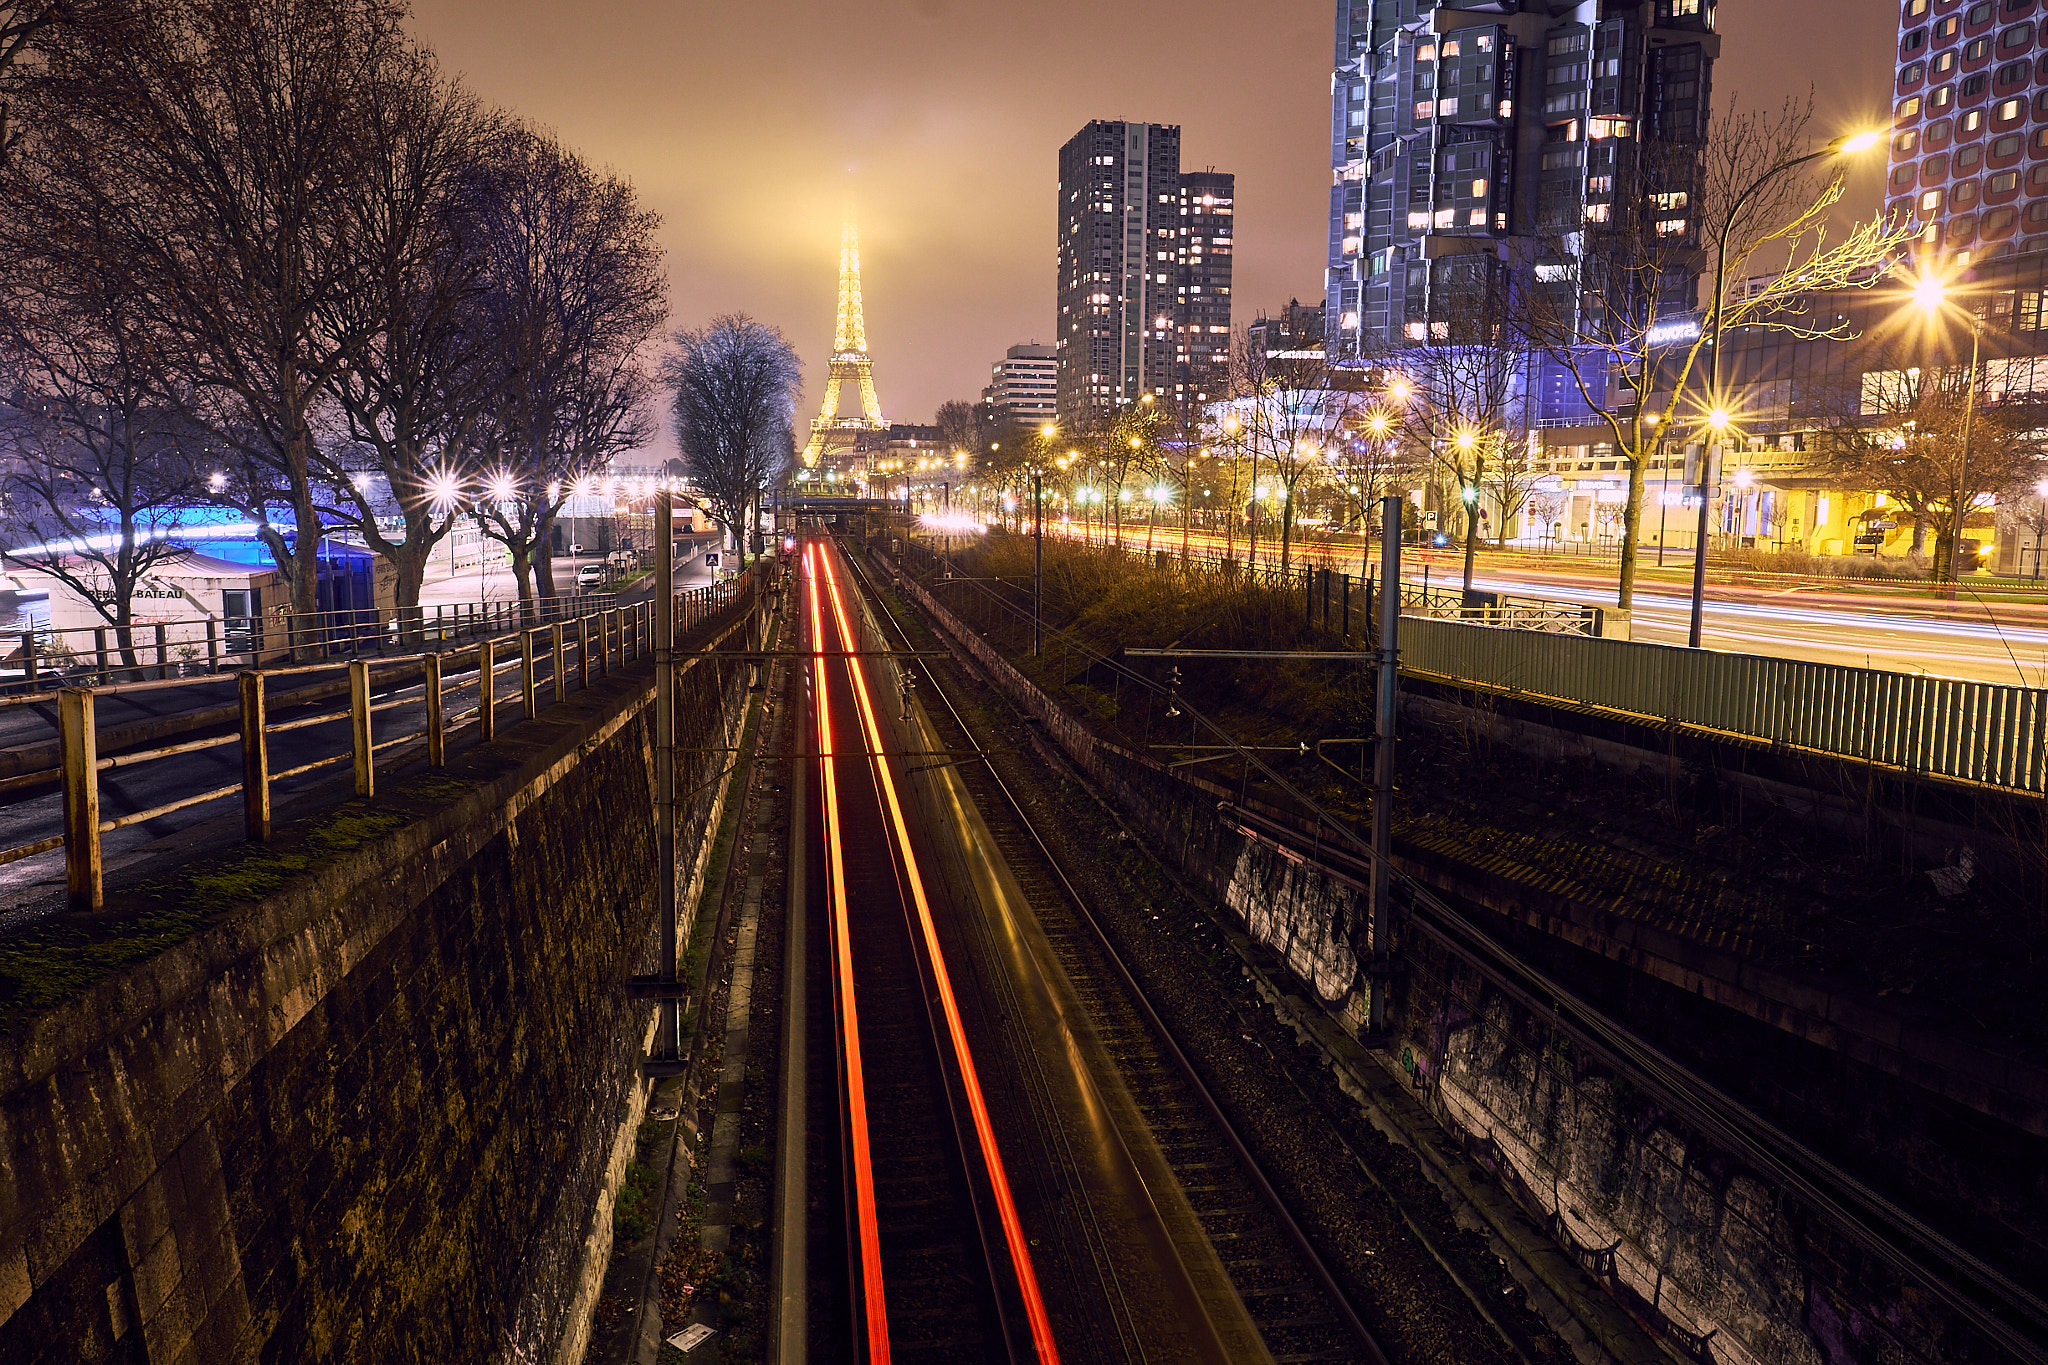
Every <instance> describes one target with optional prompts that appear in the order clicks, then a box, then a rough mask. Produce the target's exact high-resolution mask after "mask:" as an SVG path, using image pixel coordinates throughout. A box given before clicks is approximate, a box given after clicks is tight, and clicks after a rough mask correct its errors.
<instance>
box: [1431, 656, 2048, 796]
mask: <svg viewBox="0 0 2048 1365" xmlns="http://www.w3.org/2000/svg"><path fill="white" fill-rule="evenodd" d="M1401 667H1402V670H1403V671H1404V672H1407V671H1414V672H1419V673H1423V674H1428V675H1431V676H1434V677H1438V678H1442V679H1445V680H1448V681H1452V682H1458V683H1469V684H1476V685H1477V686H1479V687H1481V688H1484V689H1486V690H1488V691H1493V692H1500V693H1504V694H1507V695H1525V696H1527V697H1529V698H1530V699H1532V700H1542V701H1551V702H1563V703H1566V704H1569V705H1574V706H1581V707H1591V708H1595V709H1598V710H1602V711H1607V712H1612V713H1616V714H1619V715H1622V716H1626V717H1632V718H1637V719H1647V720H1651V721H1654V722H1656V723H1659V724H1664V725H1671V726H1679V727H1684V728H1690V729H1695V730H1699V731H1704V732H1710V733H1713V734H1716V735H1723V736H1734V737H1737V738H1740V739H1748V740H1753V741H1757V742H1759V743H1763V744H1769V745H1773V746H1784V747H1788V748H1797V749H1803V750H1808V751H1811V752H1814V753H1819V754H1826V755H1830V756H1834V757H1839V758H1846V759H1852V760H1855V761H1858V762H1862V763H1869V764H1874V765H1877V766H1881V767H1886V768H1894V769H1897V770H1899V771H1901V772H1907V773H1913V774H1919V775H1924V776H1931V777H1938V778H1948V779H1952V780H1955V781H1959V782H1967V783H1972V784H1975V785H1980V786H1988V787H1999V788H2004V789H2007V790H2011V791H2020V792H2044V791H2048V690H2044V689H2041V688H2037V687H2014V686H2010V685H2007V684H2003V683H1984V682H1966V681H1962V680H1958V679H1951V678H1930V677H1924V676H1919V675H1915V674H1910V673H1891V672H1886V671H1884V670H1881V669H1872V668H1853V667H1848V666H1845V665H1841V664H1823V663H1811V662H1807V661H1804V660H1798V659H1776V658H1768V657H1765V656H1762V655H1755V654H1724V653H1721V652H1719V651H1715V650H1695V649H1682V648H1679V647H1678V646H1675V645H1657V644H1646V643H1643V642H1641V641H1634V640H1609V639H1586V638H1569V637H1566V636H1561V635H1551V634H1541V633H1536V632H1530V631H1506V630H1487V629H1482V628H1480V627H1478V626H1475V625H1473V624H1469V623H1466V622H1459V621H1437V620H1427V619H1423V620H1416V621H1413V622H1405V623H1404V624H1403V626H1402V635H1401Z"/></svg>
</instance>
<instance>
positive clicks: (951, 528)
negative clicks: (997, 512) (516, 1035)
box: [917, 497, 1016, 535]
mask: <svg viewBox="0 0 2048 1365" xmlns="http://www.w3.org/2000/svg"><path fill="white" fill-rule="evenodd" d="M1003 505H1004V506H1005V507H1014V506H1015V505H1016V499H1014V498H1007V497H1006V498H1004V499H1003ZM917 523H918V525H920V526H924V527H928V528H930V529H931V530H934V531H946V532H950V533H951V534H954V535H980V534H981V533H982V532H984V531H986V530H988V527H987V526H986V525H984V524H983V523H981V522H978V521H976V520H975V519H974V518H973V517H970V516H968V515H967V514H966V513H965V512H926V513H925V514H924V515H923V516H920V517H919V518H918V519H917Z"/></svg>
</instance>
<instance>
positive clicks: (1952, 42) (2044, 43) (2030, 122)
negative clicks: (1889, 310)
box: [1885, 0, 2048, 260]
mask: <svg viewBox="0 0 2048 1365" xmlns="http://www.w3.org/2000/svg"><path fill="white" fill-rule="evenodd" d="M1895 99H1896V101H1897V103H1896V104H1895V105H1894V107H1893V110H1892V114H1893V121H1892V145H1891V179H1890V180H1889V182H1888V183H1887V185H1886V191H1885V194H1886V201H1887V202H1886V207H1887V209H1888V210H1890V211H1891V212H1893V213H1896V214H1898V215H1899V216H1901V217H1907V216H1910V217H1912V218H1914V219H1915V220H1916V221H1918V222H1919V223H1920V224H1921V242H1922V246H1923V249H1932V250H1933V251H1936V252H1938V253H1940V254H1943V255H1953V256H1956V257H1961V258H1962V259H1964V260H1989V259H1993V258H1996V257H2001V256H2009V255H2012V254H2014V253H2016V252H2022V251H2038V250H2042V249H2044V248H2048V161H2044V160H2042V159H2041V158H2043V157H2044V156H2048V21H2044V19H2043V18H2042V17H2041V16H2040V15H2039V14H2037V5H2036V2H2035V0H1975V3H1965V2H1964V0H1905V3H1903V4H1902V5H1901V6H1900V9H1899V64H1898V83H1897V91H1896V95H1895Z"/></svg>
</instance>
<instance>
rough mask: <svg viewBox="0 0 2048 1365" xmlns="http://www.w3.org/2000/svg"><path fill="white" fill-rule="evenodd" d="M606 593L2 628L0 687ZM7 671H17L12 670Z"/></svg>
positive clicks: (439, 629)
mask: <svg viewBox="0 0 2048 1365" xmlns="http://www.w3.org/2000/svg"><path fill="white" fill-rule="evenodd" d="M614 600H615V599H613V598H612V597H611V596H610V595H609V594H599V593H566V594H558V595H557V596H554V597H540V598H535V599H533V600H532V601H529V602H524V603H521V602H516V601H498V602H453V603H449V602H443V603H437V604H436V605H434V606H431V607H418V608H414V609H412V610H410V611H406V612H400V611H398V610H396V609H392V610H388V611H385V610H379V611H370V610H358V609H353V608H344V609H341V610H335V611H316V612H297V613H294V612H274V613H268V614H265V615H262V616H218V617H216V616H209V617H206V618H205V619H204V620H180V621H168V622H166V621H155V622H138V623H137V624H135V625H132V626H130V627H128V628H127V634H128V641H127V643H126V644H123V643H122V641H121V634H122V632H121V630H120V629H119V628H117V627H114V626H66V627H63V628H61V629H56V628H52V627H49V626H30V627H25V628H21V629H17V630H5V631H0V688H7V689H9V690H12V689H14V688H22V689H25V690H27V691H31V692H33V691H35V690H37V689H38V688H41V687H47V686H48V685H49V684H50V683H52V682H58V683H60V684H61V682H62V680H63V679H66V678H88V679H91V680H92V681H93V682H94V683H96V684H98V685H100V686H105V685H107V684H108V683H109V682H112V681H114V680H115V679H117V678H118V679H122V680H125V681H141V680H144V679H155V680H158V681H162V680H167V679H172V678H181V677H192V676H195V675H197V674H201V673H219V672H221V671H222V669H223V666H225V667H226V668H228V669H234V668H237V667H247V666H260V665H262V664H263V663H265V662H269V661H273V660H278V659H284V658H287V657H289V656H291V655H292V654H294V653H295V652H297V651H298V650H300V649H305V650H308V651H310V652H312V653H315V654H318V655H320V656H321V657H323V658H346V657H349V656H353V655H357V654H385V653H389V652H392V651H398V652H407V651H408V650H417V649H418V648H419V647H420V646H422V645H429V644H433V643H437V642H438V643H451V642H454V641H458V640H466V639H474V638H476V637H477V636H479V635H485V634H491V633H494V632H503V631H506V630H510V629H512V628H513V626H514V625H516V624H518V623H520V622H525V623H527V624H529V625H546V624H549V623H551V622H554V621H570V620H575V619H576V618H578V617H580V616H587V615H589V614H591V613H592V612H595V611H609V610H611V609H612V607H611V606H610V605H609V604H610V603H612V602H613V601H614ZM9 675H13V676H12V677H10V676H9Z"/></svg>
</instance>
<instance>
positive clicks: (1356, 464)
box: [1330, 402, 1430, 576]
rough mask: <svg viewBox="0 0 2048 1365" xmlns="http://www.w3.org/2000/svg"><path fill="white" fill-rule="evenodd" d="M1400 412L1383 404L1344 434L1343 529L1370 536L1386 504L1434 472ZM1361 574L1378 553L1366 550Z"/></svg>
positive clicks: (1338, 470)
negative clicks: (1353, 527)
mask: <svg viewBox="0 0 2048 1365" xmlns="http://www.w3.org/2000/svg"><path fill="white" fill-rule="evenodd" d="M1401 418H1402V413H1401V411H1400V410H1399V408H1398V407H1396V406H1394V405H1392V404H1389V403H1385V402H1379V403H1374V404H1372V405H1371V406H1370V407H1365V408H1361V409H1357V410H1355V411H1354V412H1353V414H1352V416H1351V420H1350V422H1349V423H1348V424H1347V429H1346V430H1345V431H1344V432H1343V433H1342V434H1341V435H1340V437H1339V439H1338V441H1337V443H1336V445H1335V447H1334V448H1333V457H1332V460H1331V465H1330V476H1331V478H1332V479H1333V480H1334V481H1335V483H1336V486H1337V487H1338V489H1339V490H1340V491H1341V492H1342V493H1343V495H1344V496H1343V500H1342V504H1341V505H1342V507H1343V510H1344V516H1343V523H1342V524H1343V525H1344V526H1346V527H1350V526H1356V527H1357V528H1358V529H1359V534H1360V535H1361V536H1367V537H1369V536H1370V535H1371V533H1372V532H1373V530H1374V529H1375V528H1377V527H1378V526H1379V524H1380V512H1381V502H1382V501H1383V500H1384V499H1385V498H1387V497H1389V496H1391V495H1393V494H1396V493H1401V492H1404V491H1405V490H1406V489H1408V488H1409V487H1411V486H1413V485H1414V484H1415V483H1416V482H1418V481H1419V480H1421V479H1422V478H1423V477H1424V476H1425V475H1426V474H1427V472H1428V471H1429V467H1430V460H1429V457H1428V456H1427V455H1425V454H1423V453H1422V451H1421V449H1420V446H1419V443H1418V442H1417V441H1416V440H1415V439H1414V437H1413V435H1412V433H1410V432H1409V430H1408V429H1407V426H1406V425H1405V424H1404V423H1403V421H1402V420H1401ZM1359 553H1360V559H1359V569H1358V571H1359V574H1360V575H1361V576H1363V575H1364V574H1365V573H1366V571H1367V569H1368V568H1369V567H1370V564H1371V559H1372V549H1371V546H1370V545H1369V544H1368V545H1366V546H1364V547H1363V548H1362V549H1361V550H1360V552H1359Z"/></svg>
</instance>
